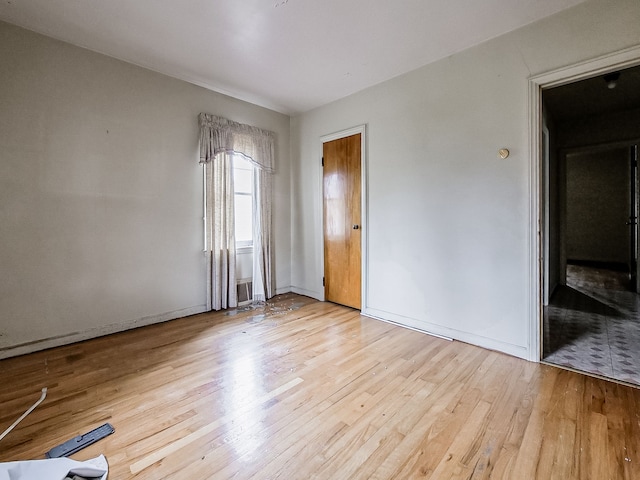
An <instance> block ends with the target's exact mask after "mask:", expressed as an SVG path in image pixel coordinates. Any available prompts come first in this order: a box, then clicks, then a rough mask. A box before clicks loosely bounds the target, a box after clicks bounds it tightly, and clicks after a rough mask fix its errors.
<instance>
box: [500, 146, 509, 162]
mask: <svg viewBox="0 0 640 480" xmlns="http://www.w3.org/2000/svg"><path fill="white" fill-rule="evenodd" d="M498 155H499V156H500V158H501V159H503V160H504V159H505V158H507V157H508V156H509V150H508V149H506V148H501V149H500V150H498Z"/></svg>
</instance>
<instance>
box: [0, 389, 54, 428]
mask: <svg viewBox="0 0 640 480" xmlns="http://www.w3.org/2000/svg"><path fill="white" fill-rule="evenodd" d="M46 396H47V387H44V388H43V389H42V395H40V399H39V400H38V401H37V402H36V403H34V404H33V405H32V406H31V408H30V409H29V410H27V411H26V412H24V413H23V414H22V416H21V417H20V418H19V419H17V420H16V421H15V422H13V424H12V425H11V426H10V427H9V428H7V429H6V430H5V431H4V432H2V435H0V440H2V439H3V438H4V437H6V436H7V434H8V433H9V432H10V431H11V430H13V429H14V428H15V427H16V425H18V424H19V423H20V422H21V421H22V420H24V417H26V416H27V415H29V414H30V413H31V412H33V411H34V410H35V408H36V407H37V406H38V405H40V404H41V403H42V401H43V400H44V398H45V397H46Z"/></svg>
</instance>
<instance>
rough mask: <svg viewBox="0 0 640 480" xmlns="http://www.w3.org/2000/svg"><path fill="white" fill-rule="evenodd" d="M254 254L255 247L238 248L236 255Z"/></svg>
mask: <svg viewBox="0 0 640 480" xmlns="http://www.w3.org/2000/svg"><path fill="white" fill-rule="evenodd" d="M249 253H253V245H242V246H236V254H240V255H242V254H249Z"/></svg>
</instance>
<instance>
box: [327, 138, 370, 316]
mask: <svg viewBox="0 0 640 480" xmlns="http://www.w3.org/2000/svg"><path fill="white" fill-rule="evenodd" d="M362 145H363V132H360V131H359V132H357V133H353V134H350V135H346V136H338V138H326V137H325V138H323V144H322V151H323V158H322V168H323V171H322V195H323V203H322V204H323V243H324V277H323V285H324V292H325V300H326V301H329V302H334V303H338V304H340V305H345V306H348V307H351V308H355V309H358V310H360V309H361V308H362V290H363V289H362V245H363V236H362V235H363V225H362V223H363V222H362V203H363V202H362V198H363V195H362V185H363V181H362V179H363V175H362Z"/></svg>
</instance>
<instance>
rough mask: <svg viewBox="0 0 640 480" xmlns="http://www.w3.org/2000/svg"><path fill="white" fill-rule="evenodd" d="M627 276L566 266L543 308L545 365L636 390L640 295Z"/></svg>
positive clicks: (639, 357)
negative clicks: (560, 283) (631, 288)
mask: <svg viewBox="0 0 640 480" xmlns="http://www.w3.org/2000/svg"><path fill="white" fill-rule="evenodd" d="M626 283H627V280H626V274H623V273H620V272H613V271H606V270H599V269H595V268H591V267H582V266H575V265H569V266H568V267H567V285H566V286H561V287H559V288H558V289H557V290H556V292H555V294H554V296H553V298H552V299H551V304H550V305H549V306H548V307H547V308H546V309H545V318H544V322H545V325H544V343H543V345H544V355H543V357H544V358H543V359H544V361H545V362H548V363H552V364H555V365H560V366H565V367H570V368H573V369H576V370H581V371H584V372H588V373H593V374H596V375H601V376H604V377H609V378H613V379H615V380H620V381H623V382H628V383H633V384H636V385H639V386H640V295H638V294H636V293H633V292H630V291H628V290H626Z"/></svg>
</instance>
